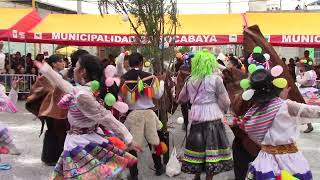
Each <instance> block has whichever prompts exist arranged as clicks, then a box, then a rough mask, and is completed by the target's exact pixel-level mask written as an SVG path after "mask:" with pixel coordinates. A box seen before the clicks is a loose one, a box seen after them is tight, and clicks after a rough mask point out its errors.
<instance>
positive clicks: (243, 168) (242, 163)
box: [232, 138, 256, 180]
mask: <svg viewBox="0 0 320 180" xmlns="http://www.w3.org/2000/svg"><path fill="white" fill-rule="evenodd" d="M232 152H233V163H234V175H235V178H236V180H244V179H245V178H246V175H247V171H248V167H249V163H250V162H252V161H254V159H255V158H256V157H255V156H253V155H251V154H250V153H249V152H248V151H246V149H245V148H244V147H243V144H242V143H241V141H240V140H239V139H237V138H235V139H234V141H233V144H232Z"/></svg>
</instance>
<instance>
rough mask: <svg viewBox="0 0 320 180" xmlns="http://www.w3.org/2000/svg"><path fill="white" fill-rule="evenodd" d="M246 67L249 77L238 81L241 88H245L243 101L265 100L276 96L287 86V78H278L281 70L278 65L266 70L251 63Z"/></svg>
mask: <svg viewBox="0 0 320 180" xmlns="http://www.w3.org/2000/svg"><path fill="white" fill-rule="evenodd" d="M248 69H249V73H250V77H249V79H243V80H241V81H240V86H241V88H242V89H244V90H245V91H244V92H243V94H242V98H243V100H245V101H249V100H254V101H258V102H266V101H269V100H271V99H272V98H274V97H277V96H278V95H279V94H280V92H281V90H282V89H283V88H285V87H287V84H288V82H287V80H286V79H284V78H279V76H280V75H281V74H282V72H283V69H282V67H281V66H280V65H277V66H275V67H273V68H272V69H271V70H266V69H263V68H261V69H260V68H259V66H256V65H255V64H251V65H250V66H249V68H248Z"/></svg>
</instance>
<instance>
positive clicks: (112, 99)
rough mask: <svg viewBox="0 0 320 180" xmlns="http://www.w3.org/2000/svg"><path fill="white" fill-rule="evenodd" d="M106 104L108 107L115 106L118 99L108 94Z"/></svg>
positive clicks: (105, 98)
mask: <svg viewBox="0 0 320 180" xmlns="http://www.w3.org/2000/svg"><path fill="white" fill-rule="evenodd" d="M104 102H105V103H106V105H107V106H110V107H111V106H113V105H114V103H115V102H116V98H115V97H114V95H113V94H111V93H108V94H107V95H106V96H105V97H104Z"/></svg>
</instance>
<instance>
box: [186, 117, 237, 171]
mask: <svg viewBox="0 0 320 180" xmlns="http://www.w3.org/2000/svg"><path fill="white" fill-rule="evenodd" d="M232 168H233V161H232V156H231V150H230V147H229V142H228V139H227V135H226V131H225V127H224V124H223V123H222V122H221V120H215V121H209V122H201V123H195V122H193V124H192V125H191V128H190V133H189V135H188V138H187V141H186V149H185V153H184V157H183V160H182V171H183V172H185V173H190V174H196V173H201V172H206V174H209V175H216V174H219V173H221V172H225V171H230V170H232Z"/></svg>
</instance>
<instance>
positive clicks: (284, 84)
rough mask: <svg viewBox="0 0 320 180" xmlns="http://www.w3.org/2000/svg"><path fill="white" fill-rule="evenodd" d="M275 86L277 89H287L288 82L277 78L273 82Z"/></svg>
mask: <svg viewBox="0 0 320 180" xmlns="http://www.w3.org/2000/svg"><path fill="white" fill-rule="evenodd" d="M272 83H273V85H275V86H276V87H277V88H280V89H283V88H285V87H287V85H288V81H287V80H286V79H284V78H277V79H275V80H273V81H272Z"/></svg>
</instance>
